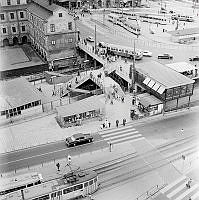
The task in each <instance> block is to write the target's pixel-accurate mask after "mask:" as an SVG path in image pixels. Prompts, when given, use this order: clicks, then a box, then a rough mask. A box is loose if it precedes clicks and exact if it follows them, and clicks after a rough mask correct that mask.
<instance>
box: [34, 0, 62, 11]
mask: <svg viewBox="0 0 199 200" xmlns="http://www.w3.org/2000/svg"><path fill="white" fill-rule="evenodd" d="M33 2H35V3H36V4H38V5H40V6H41V7H43V8H45V9H46V10H48V11H51V12H54V11H55V10H56V9H59V8H60V6H58V5H56V4H54V3H52V4H51V5H50V4H49V0H42V1H41V0H33Z"/></svg>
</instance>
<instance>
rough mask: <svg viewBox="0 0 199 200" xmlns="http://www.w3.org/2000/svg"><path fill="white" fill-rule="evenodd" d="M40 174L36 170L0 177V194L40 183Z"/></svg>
mask: <svg viewBox="0 0 199 200" xmlns="http://www.w3.org/2000/svg"><path fill="white" fill-rule="evenodd" d="M42 180H43V178H42V175H41V174H39V173H37V172H31V173H26V174H21V175H18V176H12V177H11V178H1V179H0V195H5V194H10V193H12V192H14V191H17V190H22V189H24V188H29V187H32V186H34V185H39V184H41V183H42Z"/></svg>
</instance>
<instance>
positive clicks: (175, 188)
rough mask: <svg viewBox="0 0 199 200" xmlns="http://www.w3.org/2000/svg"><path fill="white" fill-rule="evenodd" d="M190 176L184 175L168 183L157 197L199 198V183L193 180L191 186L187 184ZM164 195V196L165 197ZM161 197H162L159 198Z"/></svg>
mask: <svg viewBox="0 0 199 200" xmlns="http://www.w3.org/2000/svg"><path fill="white" fill-rule="evenodd" d="M188 181H189V178H188V177H186V176H182V177H180V178H179V179H177V180H176V181H174V182H172V183H170V184H169V185H167V186H166V187H165V188H164V189H162V190H161V191H160V192H161V194H160V195H159V196H157V197H156V198H155V199H156V200H159V199H165V200H166V199H168V200H169V199H171V200H189V199H191V200H199V184H198V183H196V182H195V181H191V184H190V188H188V187H187V186H186V184H187V183H188ZM163 195H164V197H165V198H164V197H163ZM159 197H160V198H159Z"/></svg>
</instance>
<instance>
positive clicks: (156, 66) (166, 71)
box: [136, 61, 194, 94]
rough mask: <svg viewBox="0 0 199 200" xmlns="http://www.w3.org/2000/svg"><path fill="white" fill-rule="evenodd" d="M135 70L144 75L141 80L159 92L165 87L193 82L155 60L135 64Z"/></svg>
mask: <svg viewBox="0 0 199 200" xmlns="http://www.w3.org/2000/svg"><path fill="white" fill-rule="evenodd" d="M136 71H138V72H139V73H141V74H143V75H144V76H146V78H145V80H144V82H143V83H144V84H145V85H148V86H149V87H150V88H152V89H153V90H155V91H157V92H158V93H160V94H162V93H163V92H164V90H165V89H169V88H174V87H178V86H181V85H187V84H192V83H194V81H193V80H192V79H190V78H188V77H186V76H184V75H182V74H180V73H178V72H176V71H175V70H173V69H170V68H169V67H167V66H165V65H163V64H161V63H159V62H156V61H150V62H144V63H141V64H137V65H136Z"/></svg>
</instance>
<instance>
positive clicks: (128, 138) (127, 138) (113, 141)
mask: <svg viewBox="0 0 199 200" xmlns="http://www.w3.org/2000/svg"><path fill="white" fill-rule="evenodd" d="M138 137H139V138H140V137H142V135H135V136H132V137H130V136H129V137H126V138H123V139H114V140H111V139H110V141H111V143H115V142H118V141H121V142H122V141H124V140H133V139H136V138H138Z"/></svg>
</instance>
